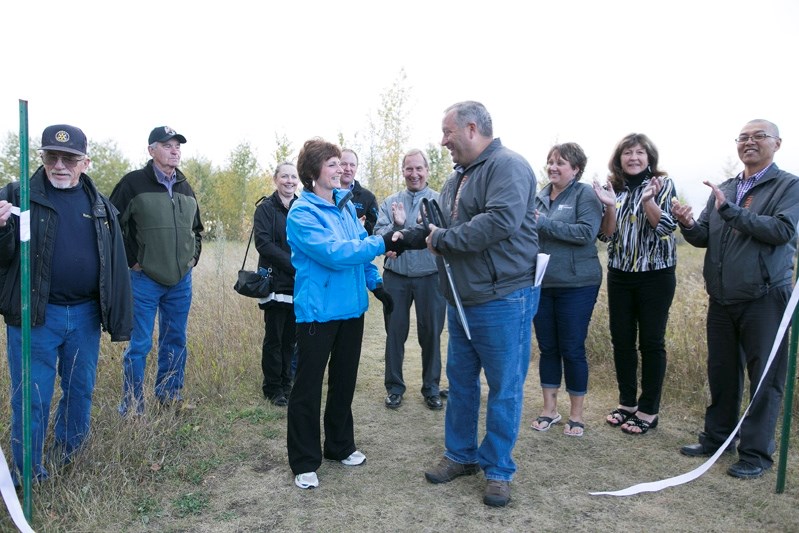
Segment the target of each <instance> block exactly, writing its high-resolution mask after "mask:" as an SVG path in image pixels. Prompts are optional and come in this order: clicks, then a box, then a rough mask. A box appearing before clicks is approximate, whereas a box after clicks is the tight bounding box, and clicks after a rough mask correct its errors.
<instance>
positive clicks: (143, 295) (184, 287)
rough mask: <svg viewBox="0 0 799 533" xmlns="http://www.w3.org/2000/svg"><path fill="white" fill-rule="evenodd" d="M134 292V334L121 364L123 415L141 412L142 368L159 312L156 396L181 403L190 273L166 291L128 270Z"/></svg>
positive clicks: (137, 273)
mask: <svg viewBox="0 0 799 533" xmlns="http://www.w3.org/2000/svg"><path fill="white" fill-rule="evenodd" d="M130 284H131V289H132V290H133V333H132V335H131V339H130V343H129V344H128V348H127V349H126V350H125V354H124V357H123V361H122V374H123V384H122V403H121V404H120V406H119V412H120V413H121V414H122V415H125V414H126V413H127V412H128V410H129V409H131V408H133V406H134V405H135V408H136V412H137V413H138V414H142V413H143V412H144V390H143V383H144V368H145V366H146V364H147V355H148V354H149V353H150V349H151V348H152V347H153V327H154V325H155V314H156V311H157V312H158V374H157V376H156V378H155V395H156V397H157V398H158V399H159V400H160V401H162V402H166V401H169V400H181V399H183V397H182V396H181V394H180V391H181V390H182V389H183V373H184V370H185V367H186V324H187V322H188V319H189V308H190V307H191V270H189V272H188V273H187V274H186V275H185V276H183V279H181V280H180V281H178V282H177V284H175V285H173V286H171V287H168V286H166V285H161V284H160V283H158V282H156V281H153V280H152V279H151V278H150V277H148V276H147V274H145V273H144V272H141V271H136V270H131V271H130Z"/></svg>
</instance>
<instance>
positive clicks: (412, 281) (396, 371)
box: [375, 149, 446, 411]
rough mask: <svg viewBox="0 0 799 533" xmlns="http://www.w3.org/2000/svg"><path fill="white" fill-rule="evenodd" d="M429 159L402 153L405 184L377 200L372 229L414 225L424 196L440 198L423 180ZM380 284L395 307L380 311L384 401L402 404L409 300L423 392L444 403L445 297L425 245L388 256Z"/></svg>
mask: <svg viewBox="0 0 799 533" xmlns="http://www.w3.org/2000/svg"><path fill="white" fill-rule="evenodd" d="M428 173H429V164H428V162H427V156H426V155H425V153H424V152H423V151H421V150H418V149H413V150H411V151H409V152H408V153H407V154H405V157H403V158H402V175H403V177H404V178H405V185H406V189H405V190H403V191H400V192H398V193H395V194H392V195H391V196H389V197H388V198H386V199H385V201H384V202H383V204H382V205H381V206H380V211H379V215H378V218H377V224H376V225H375V235H383V234H386V233H389V232H394V231H400V230H403V229H405V228H413V227H416V226H417V219H418V218H419V211H420V209H421V207H422V200H424V199H430V200H435V199H438V193H437V192H436V191H434V190H432V189H431V188H430V187H428V186H427V175H428ZM383 288H384V289H385V290H386V292H388V293H389V294H390V295H391V298H392V299H393V300H394V310H393V312H391V313H389V314H386V313H384V318H385V323H386V374H385V383H386V393H387V396H386V400H385V404H386V407H388V408H389V409H396V408H398V407H399V406H400V405H401V404H402V395H403V394H405V382H404V381H403V378H402V361H403V359H404V357H405V341H406V340H408V330H409V328H410V316H411V304H412V303H415V304H416V329H417V337H418V339H419V346H421V348H422V396H424V399H425V404H426V405H427V407H428V408H429V409H432V410H434V411H437V410H439V409H441V408H442V407H443V404H442V402H441V398H440V397H439V390H438V385H439V381H440V379H441V331H442V330H443V329H444V314H445V309H446V308H445V305H446V304H445V302H444V297H443V296H441V292H440V291H439V290H438V267H437V266H436V260H435V258H434V257H433V254H431V253H430V252H429V251H428V250H411V251H407V252H405V253H403V254H402V255H400V256H398V257H395V258H391V257H387V258H386V261H385V265H384V268H383Z"/></svg>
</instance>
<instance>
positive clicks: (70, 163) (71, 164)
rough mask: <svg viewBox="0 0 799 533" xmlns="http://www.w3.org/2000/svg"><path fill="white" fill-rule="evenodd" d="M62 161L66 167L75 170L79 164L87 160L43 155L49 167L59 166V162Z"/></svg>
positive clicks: (43, 159)
mask: <svg viewBox="0 0 799 533" xmlns="http://www.w3.org/2000/svg"><path fill="white" fill-rule="evenodd" d="M59 159H60V160H61V162H62V163H64V166H65V167H67V168H75V167H76V166H77V164H78V163H80V162H81V161H83V160H84V159H86V158H85V157H71V156H66V155H58V154H48V153H44V154H42V161H44V164H45V165H47V166H48V167H52V166H55V165H57V164H58V160H59Z"/></svg>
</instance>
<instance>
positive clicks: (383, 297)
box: [372, 287, 394, 315]
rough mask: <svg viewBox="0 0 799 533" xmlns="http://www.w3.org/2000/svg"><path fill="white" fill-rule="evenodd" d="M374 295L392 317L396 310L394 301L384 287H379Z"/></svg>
mask: <svg viewBox="0 0 799 533" xmlns="http://www.w3.org/2000/svg"><path fill="white" fill-rule="evenodd" d="M372 294H374V295H375V298H377V299H378V300H380V301H381V302H382V303H383V311H385V312H386V313H387V314H389V315H390V314H391V312H392V311H393V310H394V300H392V299H391V295H390V294H389V293H387V292H386V290H385V289H384V288H383V287H377V288H376V289H375V290H373V291H372Z"/></svg>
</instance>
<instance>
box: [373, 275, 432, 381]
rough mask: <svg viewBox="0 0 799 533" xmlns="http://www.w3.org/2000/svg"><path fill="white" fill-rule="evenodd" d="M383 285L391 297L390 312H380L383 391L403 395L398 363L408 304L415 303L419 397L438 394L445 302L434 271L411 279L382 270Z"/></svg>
mask: <svg viewBox="0 0 799 533" xmlns="http://www.w3.org/2000/svg"><path fill="white" fill-rule="evenodd" d="M383 288H384V289H385V290H386V292H388V293H389V294H390V295H391V298H392V299H393V300H394V311H393V312H392V313H391V314H390V315H386V314H384V320H385V325H386V374H385V384H386V391H387V392H388V393H389V394H405V381H404V379H403V377H402V362H403V360H404V359H405V341H407V340H408V331H409V329H410V317H411V304H414V303H415V304H416V334H417V338H418V340H419V346H420V347H421V348H422V396H425V397H427V396H438V392H439V391H438V384H439V382H440V381H441V330H443V329H444V316H445V314H446V309H447V307H446V301H445V300H444V297H443V296H441V291H440V290H439V288H438V273H435V274H430V275H429V276H422V277H418V278H411V277H408V276H402V275H400V274H395V273H394V272H391V271H390V270H384V271H383Z"/></svg>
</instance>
